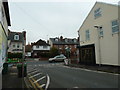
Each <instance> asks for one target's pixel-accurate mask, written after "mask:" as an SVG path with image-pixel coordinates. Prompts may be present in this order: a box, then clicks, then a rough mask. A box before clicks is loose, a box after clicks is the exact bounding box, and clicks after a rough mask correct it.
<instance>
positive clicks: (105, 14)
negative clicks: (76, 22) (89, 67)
mask: <svg viewBox="0 0 120 90" xmlns="http://www.w3.org/2000/svg"><path fill="white" fill-rule="evenodd" d="M97 8H101V12H102V16H101V17H99V18H97V19H95V18H94V10H96V9H97ZM115 19H118V7H117V6H114V5H108V4H104V3H99V2H97V3H96V4H95V6H94V7H93V9H92V11H91V12H90V13H89V15H88V17H87V19H86V20H85V21H84V23H83V25H82V26H81V28H80V30H79V34H80V41H81V42H80V45H81V46H84V45H88V44H95V54H96V63H97V64H108V65H118V34H114V35H112V28H111V21H112V20H115ZM95 25H98V26H102V27H103V33H104V36H103V37H101V38H98V32H97V29H95V28H94V26H95ZM88 29H89V30H90V41H86V40H85V30H88ZM99 45H100V46H99ZM99 47H100V51H99ZM100 56H101V57H100ZM119 65H120V64H119Z"/></svg>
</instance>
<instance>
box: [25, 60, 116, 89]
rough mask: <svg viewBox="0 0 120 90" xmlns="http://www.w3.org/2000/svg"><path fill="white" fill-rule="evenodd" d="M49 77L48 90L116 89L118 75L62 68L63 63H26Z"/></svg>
mask: <svg viewBox="0 0 120 90" xmlns="http://www.w3.org/2000/svg"><path fill="white" fill-rule="evenodd" d="M27 64H28V70H29V67H30V68H31V67H32V68H34V67H36V68H37V69H38V70H40V72H41V73H44V74H48V75H49V77H50V84H49V88H118V75H114V74H109V73H101V72H94V71H88V70H84V69H80V68H74V67H68V66H64V64H63V63H49V62H48V61H30V62H29V61H27Z"/></svg>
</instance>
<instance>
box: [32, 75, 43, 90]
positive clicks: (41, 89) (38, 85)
mask: <svg viewBox="0 0 120 90" xmlns="http://www.w3.org/2000/svg"><path fill="white" fill-rule="evenodd" d="M30 76H31V75H30ZM31 79H32V80H33V81H34V82H35V81H36V80H35V79H34V78H33V77H32V78H31ZM32 84H34V83H33V82H32ZM35 84H36V86H37V87H38V88H40V90H43V88H42V87H40V84H38V83H37V82H36V83H35ZM36 89H37V88H36Z"/></svg>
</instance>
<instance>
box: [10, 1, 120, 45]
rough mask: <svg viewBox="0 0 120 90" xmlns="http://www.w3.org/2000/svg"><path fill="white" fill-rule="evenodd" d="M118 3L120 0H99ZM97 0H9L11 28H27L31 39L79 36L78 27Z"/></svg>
mask: <svg viewBox="0 0 120 90" xmlns="http://www.w3.org/2000/svg"><path fill="white" fill-rule="evenodd" d="M97 1H100V2H106V3H112V4H117V3H118V1H119V0H106V1H105V0H97ZM95 2H96V0H26V1H25V0H16V1H15V0H9V9H10V19H11V26H10V27H9V29H10V30H11V31H16V32H22V31H26V34H27V43H28V42H29V43H31V42H36V41H37V40H39V39H42V40H45V41H47V40H48V39H49V38H55V37H60V36H63V37H64V38H77V37H78V33H77V31H78V29H79V28H80V26H81V24H82V23H83V21H84V20H85V18H86V17H87V15H88V13H89V12H90V10H91V8H92V7H93V6H94V4H95Z"/></svg>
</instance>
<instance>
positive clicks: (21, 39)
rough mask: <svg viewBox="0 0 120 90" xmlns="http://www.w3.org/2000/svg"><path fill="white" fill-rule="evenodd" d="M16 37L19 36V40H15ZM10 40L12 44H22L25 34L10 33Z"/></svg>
mask: <svg viewBox="0 0 120 90" xmlns="http://www.w3.org/2000/svg"><path fill="white" fill-rule="evenodd" d="M15 35H19V40H14V36H15ZM8 40H11V42H22V41H23V34H22V32H9V34H8Z"/></svg>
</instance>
